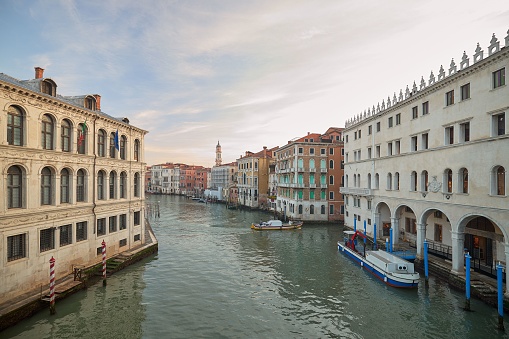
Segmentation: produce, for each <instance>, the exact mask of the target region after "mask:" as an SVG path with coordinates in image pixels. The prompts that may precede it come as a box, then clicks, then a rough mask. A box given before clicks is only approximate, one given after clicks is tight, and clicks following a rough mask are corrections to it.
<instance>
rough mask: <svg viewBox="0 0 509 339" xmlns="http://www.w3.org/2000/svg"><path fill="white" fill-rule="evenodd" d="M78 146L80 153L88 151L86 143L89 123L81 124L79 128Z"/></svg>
mask: <svg viewBox="0 0 509 339" xmlns="http://www.w3.org/2000/svg"><path fill="white" fill-rule="evenodd" d="M76 135H77V138H78V139H77V144H76V145H77V147H78V154H85V153H86V151H87V148H86V145H87V125H86V123H83V124H79V125H78V130H77V133H76Z"/></svg>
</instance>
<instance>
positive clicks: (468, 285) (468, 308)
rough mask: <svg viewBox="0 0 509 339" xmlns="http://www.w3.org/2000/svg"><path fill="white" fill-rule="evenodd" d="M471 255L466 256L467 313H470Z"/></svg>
mask: <svg viewBox="0 0 509 339" xmlns="http://www.w3.org/2000/svg"><path fill="white" fill-rule="evenodd" d="M470 259H472V257H471V256H470V253H467V254H465V298H466V300H465V311H470Z"/></svg>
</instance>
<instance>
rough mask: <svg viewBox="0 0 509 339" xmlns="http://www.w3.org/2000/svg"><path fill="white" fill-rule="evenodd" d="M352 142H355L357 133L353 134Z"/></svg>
mask: <svg viewBox="0 0 509 339" xmlns="http://www.w3.org/2000/svg"><path fill="white" fill-rule="evenodd" d="M353 140H357V132H353Z"/></svg>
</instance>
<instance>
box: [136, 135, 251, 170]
mask: <svg viewBox="0 0 509 339" xmlns="http://www.w3.org/2000/svg"><path fill="white" fill-rule="evenodd" d="M134 161H140V141H139V140H138V139H136V140H134ZM257 165H258V163H255V167H257Z"/></svg>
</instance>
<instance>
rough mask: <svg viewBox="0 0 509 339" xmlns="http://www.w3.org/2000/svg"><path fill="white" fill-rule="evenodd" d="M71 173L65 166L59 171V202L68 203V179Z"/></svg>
mask: <svg viewBox="0 0 509 339" xmlns="http://www.w3.org/2000/svg"><path fill="white" fill-rule="evenodd" d="M70 179H71V175H70V174H69V170H68V169H67V168H64V169H62V171H60V203H61V204H68V203H69V202H70V196H71V195H70V194H69V193H70V192H69V191H70V190H69V188H70V186H69V184H70V181H71V180H70Z"/></svg>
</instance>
